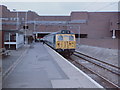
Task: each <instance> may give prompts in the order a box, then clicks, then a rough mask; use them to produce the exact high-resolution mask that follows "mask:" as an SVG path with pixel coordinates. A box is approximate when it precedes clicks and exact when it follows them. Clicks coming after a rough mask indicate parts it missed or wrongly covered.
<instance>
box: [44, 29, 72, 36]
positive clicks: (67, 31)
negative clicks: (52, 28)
mask: <svg viewBox="0 0 120 90" xmlns="http://www.w3.org/2000/svg"><path fill="white" fill-rule="evenodd" d="M55 34H74V33H73V32H72V31H70V30H60V31H58V32H53V33H50V34H48V35H46V36H45V37H47V36H49V35H55Z"/></svg>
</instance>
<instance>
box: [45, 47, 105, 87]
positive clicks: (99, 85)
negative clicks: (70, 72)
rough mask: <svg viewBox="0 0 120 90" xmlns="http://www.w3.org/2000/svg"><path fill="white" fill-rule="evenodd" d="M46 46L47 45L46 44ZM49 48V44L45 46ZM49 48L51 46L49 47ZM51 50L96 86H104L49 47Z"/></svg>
mask: <svg viewBox="0 0 120 90" xmlns="http://www.w3.org/2000/svg"><path fill="white" fill-rule="evenodd" d="M46 46H47V45H46ZM47 47H48V48H50V47H49V46H47ZM50 49H51V48H50ZM51 50H52V51H53V52H55V53H56V54H57V55H59V56H60V57H61V58H62V59H63V60H65V61H66V62H67V63H69V64H70V65H71V66H72V67H74V68H75V69H76V70H78V71H79V72H80V73H81V74H83V75H84V76H85V77H86V78H88V79H89V80H90V81H91V82H93V83H94V84H95V85H96V86H97V87H98V88H104V87H102V86H101V85H100V84H98V83H97V82H96V81H94V80H93V79H92V78H91V77H89V76H88V75H87V74H85V73H84V72H83V71H81V70H80V69H79V68H77V67H76V66H75V65H73V64H72V63H71V62H69V61H68V60H66V59H65V58H64V57H63V56H61V55H60V54H59V53H57V52H56V51H54V50H53V49H51Z"/></svg>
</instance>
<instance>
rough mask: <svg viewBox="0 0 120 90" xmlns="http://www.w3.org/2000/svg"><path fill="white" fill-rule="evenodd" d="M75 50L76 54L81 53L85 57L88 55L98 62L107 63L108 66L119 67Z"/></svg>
mask: <svg viewBox="0 0 120 90" xmlns="http://www.w3.org/2000/svg"><path fill="white" fill-rule="evenodd" d="M75 52H76V53H78V54H81V55H83V56H86V57H88V58H91V59H94V60H96V61H99V62H101V63H104V64H107V65H109V66H111V67H114V68H117V69H120V67H117V66H115V65H112V64H110V63H107V62H104V61H101V60H99V59H96V58H93V57H91V56H88V55H86V54H83V53H81V52H79V51H77V50H76V51H75Z"/></svg>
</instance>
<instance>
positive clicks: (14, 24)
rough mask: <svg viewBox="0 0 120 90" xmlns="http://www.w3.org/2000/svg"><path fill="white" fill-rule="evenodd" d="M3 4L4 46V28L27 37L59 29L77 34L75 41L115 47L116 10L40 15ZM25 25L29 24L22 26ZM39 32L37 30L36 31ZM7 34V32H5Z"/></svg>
mask: <svg viewBox="0 0 120 90" xmlns="http://www.w3.org/2000/svg"><path fill="white" fill-rule="evenodd" d="M0 7H1V8H2V12H1V14H2V16H1V20H2V31H3V32H2V35H3V36H2V37H3V38H4V40H3V46H5V45H4V44H5V41H6V39H8V37H7V36H6V37H5V35H6V34H5V33H4V32H10V31H11V32H23V33H24V34H25V35H26V37H29V36H33V34H34V35H35V36H36V37H40V38H41V37H43V36H44V35H46V34H48V33H51V32H55V31H58V30H61V29H68V30H71V31H73V32H74V33H75V34H76V39H77V42H78V43H80V44H84V45H90V46H97V47H103V48H112V49H117V48H118V38H120V35H119V33H120V29H119V28H118V25H119V21H118V12H80V11H78V12H71V14H70V15H69V16H40V15H38V14H37V13H35V12H33V11H26V12H23V11H21V12H20V11H19V12H18V11H15V10H14V11H10V10H8V9H7V7H6V6H0ZM25 26H28V28H27V29H25ZM38 33H39V34H38ZM8 36H9V35H8Z"/></svg>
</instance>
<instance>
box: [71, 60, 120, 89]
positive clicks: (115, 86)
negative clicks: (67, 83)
mask: <svg viewBox="0 0 120 90" xmlns="http://www.w3.org/2000/svg"><path fill="white" fill-rule="evenodd" d="M70 60H72V61H74V62H75V63H77V64H78V65H81V66H82V67H84V68H85V69H87V70H89V71H90V72H92V73H93V74H95V75H97V76H98V77H100V78H102V79H103V80H105V81H106V82H107V83H109V84H111V85H112V86H113V87H114V88H120V87H119V86H118V85H116V84H114V83H113V82H111V81H109V80H108V79H106V78H105V77H103V76H101V75H100V74H99V73H96V72H95V71H93V70H90V69H89V68H87V67H85V66H83V65H82V64H80V63H79V62H77V61H76V60H73V59H70Z"/></svg>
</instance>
